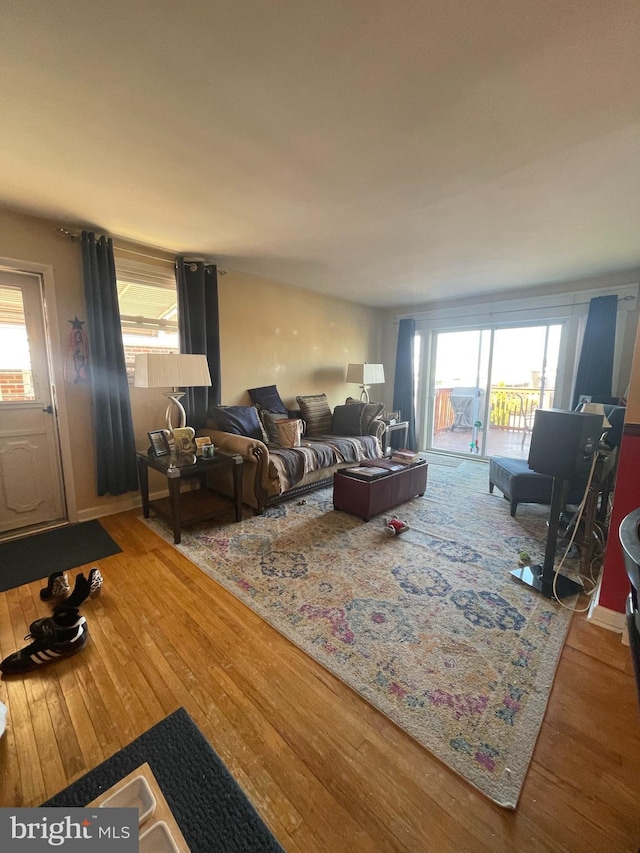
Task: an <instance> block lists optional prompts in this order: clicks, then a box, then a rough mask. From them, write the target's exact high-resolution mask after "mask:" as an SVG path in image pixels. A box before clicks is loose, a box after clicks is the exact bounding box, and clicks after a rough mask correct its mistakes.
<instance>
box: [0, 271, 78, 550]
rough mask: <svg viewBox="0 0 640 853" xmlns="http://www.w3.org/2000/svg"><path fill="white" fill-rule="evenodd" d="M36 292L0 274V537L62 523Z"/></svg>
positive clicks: (23, 277)
mask: <svg viewBox="0 0 640 853" xmlns="http://www.w3.org/2000/svg"><path fill="white" fill-rule="evenodd" d="M41 287H42V285H41V280H40V277H39V276H37V275H33V274H29V273H19V272H8V271H2V270H0V533H6V532H7V531H14V530H16V531H18V530H20V529H22V528H25V527H30V526H32V525H42V524H46V523H47V522H55V521H63V520H65V518H66V510H65V505H64V499H63V488H62V468H61V464H60V451H59V443H58V431H57V420H56V413H55V400H54V399H53V389H52V386H51V382H50V379H49V369H48V360H47V347H46V337H45V324H44V311H43V304H42V289H41Z"/></svg>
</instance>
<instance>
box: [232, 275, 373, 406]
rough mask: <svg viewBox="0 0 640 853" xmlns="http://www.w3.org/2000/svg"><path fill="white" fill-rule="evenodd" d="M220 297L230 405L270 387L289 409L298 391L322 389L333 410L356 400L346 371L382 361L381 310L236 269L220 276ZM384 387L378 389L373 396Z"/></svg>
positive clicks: (239, 402)
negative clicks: (250, 392)
mask: <svg viewBox="0 0 640 853" xmlns="http://www.w3.org/2000/svg"><path fill="white" fill-rule="evenodd" d="M218 292H219V304H220V349H221V360H222V402H223V403H224V404H225V405H244V404H245V403H248V402H249V397H248V395H247V393H246V391H247V389H248V388H256V387H259V386H261V385H272V384H277V386H278V390H279V392H280V396H281V397H282V399H283V400H284V402H285V403H286V404H287V405H288V406H289V407H290V408H295V407H296V403H295V398H296V395H299V394H318V393H323V392H324V393H326V394H327V397H328V398H329V403H330V405H331V406H332V407H333V406H335V405H337V404H340V403H344V401H345V397H346V396H348V395H350V394H353V395H354V396H359V389H358V386H357V385H346V384H345V373H346V368H347V364H348V363H349V362H364V361H374V362H375V361H377V360H378V358H379V354H380V346H381V343H380V342H381V335H382V312H381V311H380V310H379V309H373V308H365V307H364V306H361V305H356V304H355V303H353V302H347V301H346V300H340V299H334V298H331V297H327V296H323V295H321V294H318V293H312V292H310V291H305V290H302V289H300V288H295V287H289V286H288V285H285V284H280V283H279V282H275V281H269V280H267V279H261V278H256V277H255V276H251V275H246V274H244V273H241V272H236V271H233V270H230V271H229V272H228V273H227V274H226V275H222V276H219V277H218ZM381 390H382V389H381V388H377V387H373V388H372V399H377V397H378V396H379V392H381ZM376 392H377V393H376Z"/></svg>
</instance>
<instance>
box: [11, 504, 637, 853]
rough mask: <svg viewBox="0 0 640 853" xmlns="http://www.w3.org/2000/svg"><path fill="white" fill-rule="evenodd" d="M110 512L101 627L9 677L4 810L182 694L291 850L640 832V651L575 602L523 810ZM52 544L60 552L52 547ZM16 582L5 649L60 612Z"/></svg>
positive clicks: (47, 789)
mask: <svg viewBox="0 0 640 853" xmlns="http://www.w3.org/2000/svg"><path fill="white" fill-rule="evenodd" d="M138 515H139V511H132V512H129V513H123V514H120V515H116V516H112V517H109V518H106V519H103V520H102V521H103V524H104V526H105V527H106V528H107V530H108V531H109V532H110V533H111V535H112V536H113V537H114V538H115V539H116V540H117V541H118V543H119V544H120V545H121V547H122V548H123V553H122V554H118V555H116V556H113V557H109V558H107V559H105V560H103V561H102V562H101V563H99V565H100V567H101V569H102V572H103V574H104V577H105V585H104V591H103V595H102V596H101V597H100V598H98V599H95V600H93V601H90V602H88V604H87V605H86V608H85V611H84V612H85V614H86V616H87V619H88V622H89V627H90V632H91V641H90V644H89V645H88V646H87V648H86V649H85V650H83V651H82V652H81V653H80V654H78V655H77V656H75V657H73V658H70V659H68V660H63V661H60V662H58V663H56V664H53V665H51V666H49V667H47V668H46V669H42V670H39V671H38V672H36V673H32V674H29V675H26V676H20V677H12V678H6V679H4V680H2V681H1V682H0V699H1V700H2V701H3V702H4V703H5V704H7V705H8V707H9V721H8V723H9V724H8V728H7V731H6V732H5V735H4V737H3V738H2V739H0V767H1V772H0V807H5V806H31V805H38V804H39V803H41V802H42V801H43V800H45V799H46V798H47V797H50V796H51V795H53V794H55V793H56V792H57V791H59V790H60V789H62V788H64V787H65V786H66V785H67V784H69V783H70V782H71V781H73V780H74V779H76V778H78V777H79V776H81V775H82V774H84V773H85V772H86V771H87V770H90V769H91V768H92V767H95V766H96V765H97V764H98V763H99V762H101V761H102V760H103V759H104V758H106V757H108V756H110V755H112V754H113V753H114V752H116V751H117V750H119V749H120V748H121V747H122V746H124V745H125V744H127V743H128V742H130V741H131V740H133V738H135V737H136V736H137V735H139V734H141V733H142V732H144V731H145V730H146V729H148V728H149V727H150V726H152V725H153V724H154V723H156V722H158V721H159V720H161V719H162V718H163V717H164V716H166V715H167V714H169V713H170V712H172V711H174V710H175V709H176V708H178V707H180V706H181V705H182V706H184V707H185V708H186V709H187V711H188V712H189V713H190V714H191V715H192V716H193V717H194V719H195V720H196V722H197V723H198V725H199V726H200V728H201V730H202V731H203V733H204V734H205V736H206V737H207V738H208V740H209V741H210V743H211V744H212V745H213V747H214V748H215V750H216V751H217V752H218V754H219V755H220V756H221V757H222V759H223V760H224V761H225V763H226V764H227V766H228V767H229V769H230V771H231V772H232V774H233V775H234V777H235V778H236V780H237V781H238V782H239V784H240V785H241V786H242V788H243V789H244V790H245V792H246V793H247V795H248V796H249V798H250V799H251V800H252V802H253V803H254V805H255V807H256V808H257V810H258V811H259V812H260V814H261V815H262V817H263V819H264V820H265V822H266V823H267V824H268V825H269V827H270V828H271V830H272V831H273V833H274V834H275V835H276V837H277V838H278V839H279V841H280V842H281V844H282V846H283V847H284V848H285V850H287V851H299V853H312V851H320V850H322V851H331V853H339V852H340V851H387V850H389V851H412V853H416V852H417V851H435V853H448V851H456V852H457V853H461V851H462V852H463V853H470V851H491V853H496V851H504V853H513V851H541V850H554V851H556V850H567V851H607V853H615V852H616V851H620V853H622V851H625V853H629V851H634V853H635V851H636V850H637V848H638V846H639V845H640V795H639V784H640V717H639V715H638V710H637V707H636V697H635V692H634V684H633V678H632V674H631V666H630V660H629V650H628V649H627V648H625V647H624V646H621V644H620V640H619V637H618V636H617V635H615V634H613V633H610V632H608V631H604V630H602V629H599V628H595V627H592V626H591V625H589V624H588V623H587V622H586V621H585V618H584V616H575V617H574V619H573V625H572V628H571V632H570V635H569V638H568V641H567V644H566V646H565V649H564V652H563V655H562V660H561V663H560V667H559V669H558V674H557V677H556V682H555V686H554V688H553V693H552V696H551V701H550V704H549V708H548V712H547V715H546V719H545V722H544V725H543V728H542V732H541V735H540V738H539V740H538V744H537V747H536V751H535V755H534V759H533V763H532V765H531V768H530V770H529V773H528V776H527V779H526V782H525V786H524V790H523V794H522V796H521V799H520V803H519V806H518V809H517V810H516V811H515V812H512V811H506V810H504V809H501V808H499V807H498V806H495V805H493V804H492V803H491V802H490V801H489V800H487V799H486V798H485V797H483V796H482V795H481V794H479V793H478V792H477V791H475V790H474V789H473V788H471V787H470V786H469V785H467V784H466V783H465V782H464V781H463V780H462V779H460V778H459V777H458V776H456V775H455V774H454V773H452V772H451V771H450V770H448V769H447V768H446V767H445V766H444V765H442V764H441V763H440V762H439V761H438V760H437V759H435V758H433V757H432V756H431V755H430V754H429V753H428V752H427V751H426V750H425V749H424V748H422V747H421V746H419V745H418V744H417V743H415V742H414V741H413V740H412V739H411V738H410V737H409V736H408V735H406V734H404V733H403V732H402V731H401V730H400V729H398V728H397V727H396V726H395V725H394V724H393V723H391V722H390V721H389V720H388V719H386V718H385V717H384V716H382V715H381V714H380V713H379V712H377V711H376V710H374V709H373V708H372V707H371V706H369V705H368V704H367V703H366V702H365V701H364V700H362V699H361V698H359V696H358V695H356V694H355V693H354V692H353V691H352V690H350V689H349V688H348V687H346V686H345V685H344V684H342V683H341V682H340V681H338V680H337V679H336V678H335V677H334V676H333V675H331V674H330V673H328V672H327V671H326V670H324V669H323V668H322V667H321V666H319V665H318V664H316V663H315V662H314V661H313V660H311V659H310V658H309V657H307V656H306V655H305V654H304V653H302V652H301V651H299V650H298V649H297V648H295V647H294V646H292V645H291V644H290V643H289V642H288V641H287V640H285V639H284V638H283V637H281V636H280V635H279V634H277V633H276V632H275V631H274V630H273V629H272V628H270V627H269V626H268V625H267V624H266V623H265V622H263V621H262V620H261V619H260V618H259V617H258V616H256V615H255V614H254V613H253V612H252V611H251V610H249V609H247V607H245V606H244V605H243V604H241V603H240V602H239V601H238V600H237V599H235V598H234V597H233V596H231V595H230V594H229V593H228V592H226V591H225V590H223V589H222V588H221V587H219V586H218V585H217V584H216V583H215V582H214V581H212V580H211V579H210V578H209V577H207V576H206V575H205V574H203V573H202V572H201V571H200V570H199V569H197V568H196V567H195V566H194V565H192V564H191V563H190V562H189V561H188V560H186V559H185V558H184V557H182V556H181V555H180V554H179V553H178V552H177V551H175V550H174V549H173V548H172V547H171V546H169V545H167V544H166V543H165V542H163V541H161V540H160V539H159V538H157V537H156V536H155V535H154V534H153V533H151V532H150V531H149V530H148V528H147V527H146V526H145V525H144V524H143V523H141V522H140V521H139V519H138ZM43 558H44V559H46V555H43ZM41 586H42V583H40V582H38V583H33V584H30V585H27V586H23V587H20V588H18V589H14V590H10V591H9V592H6V593H2V594H0V646H1V652H2V655H3V656H5V655H6V654H8V653H10V652H12V651H14V650H15V649H17V648H20V647H22V646H23V645H24V640H23V637H24V635H25V634H26V633H27V630H28V628H27V626H28V625H29V623H30V622H31V621H32V620H33V619H34V618H36V617H37V616H41V615H46V613H47V607H46V605H43V604H42V602H40V600H39V597H38V591H39V589H40V587H41Z"/></svg>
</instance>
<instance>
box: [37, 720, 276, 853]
mask: <svg viewBox="0 0 640 853" xmlns="http://www.w3.org/2000/svg"><path fill="white" fill-rule="evenodd" d="M145 761H146V762H148V763H149V766H150V767H151V770H152V771H153V775H154V776H155V777H156V780H157V782H158V784H159V785H160V788H161V789H162V793H163V794H164V796H165V799H166V801H167V803H168V805H169V808H170V809H171V811H172V812H173V816H174V817H175V819H176V821H177V823H178V825H179V827H180V829H181V831H182V834H183V835H184V839H185V841H186V842H187V844H188V845H189V848H190V850H191V853H218V851H219V853H253V851H260V853H263V851H264V853H269V851H274V853H282V848H281V847H280V845H279V844H278V842H277V841H276V840H275V838H274V837H273V835H272V834H271V832H270V831H269V830H268V829H267V827H266V826H265V824H264V823H263V822H262V820H261V819H260V817H259V816H258V814H257V812H256V811H255V810H254V808H253V806H252V805H251V803H250V802H249V800H248V799H247V798H246V796H245V795H244V793H243V792H242V790H241V788H240V787H239V786H238V784H237V783H236V781H235V780H234V779H233V777H232V776H231V774H230V773H229V771H228V770H227V768H226V767H225V766H224V764H223V763H222V761H221V760H220V758H219V757H218V756H217V755H216V753H215V752H214V751H213V749H212V748H211V747H210V746H209V743H208V741H207V740H206V739H205V738H204V736H203V735H202V733H201V732H200V730H199V729H198V727H197V726H196V724H195V723H194V722H193V720H192V719H191V717H190V716H189V714H187V712H186V711H185V709H184V708H179V709H178V710H177V711H175V712H174V713H173V714H170V715H169V716H168V717H166V718H165V719H164V720H162V721H161V722H159V723H158V724H157V725H155V726H153V728H151V729H149V731H148V732H145V733H144V734H143V735H140V737H139V738H137V739H136V740H134V741H133V743H130V744H129V745H128V746H125V747H124V749H121V750H120V752H117V753H116V754H115V755H112V756H111V758H108V759H107V760H106V761H103V763H102V764H100V765H98V767H96V768H95V770H91V771H90V772H89V773H87V774H86V775H85V776H83V777H82V778H81V779H78V781H77V782H74V783H73V784H72V785H70V786H69V787H68V788H65V789H64V791H61V792H60V793H59V794H56V796H55V797H52V798H51V799H50V800H48V801H47V802H46V803H43V804H42V805H43V806H47V807H62V808H74V807H82V806H85V805H86V804H87V803H90V802H91V801H92V800H94V799H95V798H96V797H98V796H100V794H102V793H103V792H104V791H106V790H107V789H108V788H111V787H112V786H113V785H115V784H116V782H118V781H119V780H120V779H122V778H123V777H124V776H126V775H127V774H128V773H131V771H132V770H135V769H136V767H139V766H140V765H141V764H144V763H145Z"/></svg>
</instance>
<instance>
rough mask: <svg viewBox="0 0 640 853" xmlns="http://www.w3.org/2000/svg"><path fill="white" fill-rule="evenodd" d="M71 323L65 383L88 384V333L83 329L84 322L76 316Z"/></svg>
mask: <svg viewBox="0 0 640 853" xmlns="http://www.w3.org/2000/svg"><path fill="white" fill-rule="evenodd" d="M69 323H71V331H70V332H69V342H68V344H67V356H66V358H65V362H64V381H65V382H68V383H69V384H73V385H77V384H78V383H79V382H86V381H87V380H88V378H89V375H88V368H89V340H88V338H87V333H86V332H85V331H84V329H83V328H82V327H83V326H84V324H85V321H84V320H79V319H78V316H77V315H76V316H75V317H74V318H73V320H69Z"/></svg>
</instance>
